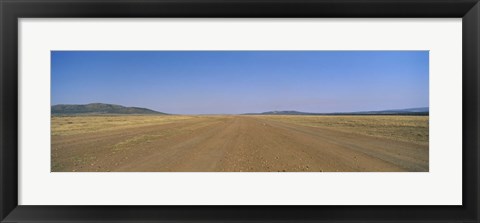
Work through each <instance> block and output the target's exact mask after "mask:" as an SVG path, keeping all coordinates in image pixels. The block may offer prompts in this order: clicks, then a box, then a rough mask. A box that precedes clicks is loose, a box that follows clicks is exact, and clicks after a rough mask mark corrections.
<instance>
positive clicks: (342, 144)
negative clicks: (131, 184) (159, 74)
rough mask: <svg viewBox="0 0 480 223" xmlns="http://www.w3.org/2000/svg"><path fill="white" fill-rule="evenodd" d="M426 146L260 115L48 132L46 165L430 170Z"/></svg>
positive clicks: (125, 168)
mask: <svg viewBox="0 0 480 223" xmlns="http://www.w3.org/2000/svg"><path fill="white" fill-rule="evenodd" d="M428 158H429V153H428V145H421V144H415V143H410V142H401V141H395V140H391V139H385V138H379V137H374V136H365V135H361V134H355V133H345V132H342V131H336V130H334V129H331V128H322V127H309V126H303V125H297V124H295V123H287V122H282V121H278V120H271V119H268V118H262V117H260V116H199V117H195V118H191V119H185V120H179V121H176V122H174V123H167V124H158V125H149V126H141V127H138V126H137V127H131V128H126V129H117V130H110V131H101V132H93V133H82V134H75V135H53V136H52V171H54V172H55V171H78V172H84V171H113V172H129V171H135V172H144V171H146V172H156V171H160V172H164V171H168V172H171V171H174V172H177V171H180V172H217V171H226V172H232V171H235V172H237V171H244V172H270V171H280V172H282V171H285V172H299V171H301V172H304V171H309V172H310V171H313V172H332V171H335V172H337V171H340V172H357V171H360V172H364V171H382V172H383V171H387V172H391V171H394V172H397V171H428V170H429V169H428V167H429V165H428V163H429V160H428Z"/></svg>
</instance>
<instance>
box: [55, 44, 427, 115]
mask: <svg viewBox="0 0 480 223" xmlns="http://www.w3.org/2000/svg"><path fill="white" fill-rule="evenodd" d="M51 59H52V60H51V71H52V73H51V74H52V77H51V84H52V86H51V89H52V92H51V94H52V95H51V100H52V101H51V102H52V105H56V104H87V103H94V102H100V103H110V104H119V105H124V106H136V107H145V108H150V109H154V110H157V111H161V112H167V113H173V114H239V113H248V112H265V111H273V110H297V111H304V112H349V111H369V110H385V109H397V108H412V107H428V105H429V94H428V92H429V89H428V88H429V85H428V83H429V52H428V51H52V53H51Z"/></svg>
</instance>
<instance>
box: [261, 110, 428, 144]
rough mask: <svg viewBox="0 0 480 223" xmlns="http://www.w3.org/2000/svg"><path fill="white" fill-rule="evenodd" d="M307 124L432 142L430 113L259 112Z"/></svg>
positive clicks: (378, 135) (423, 142) (370, 134)
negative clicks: (274, 113)
mask: <svg viewBox="0 0 480 223" xmlns="http://www.w3.org/2000/svg"><path fill="white" fill-rule="evenodd" d="M258 117H260V118H267V119H271V120H277V121H282V122H288V123H294V124H299V125H304V126H313V127H324V128H329V129H335V130H339V131H343V132H348V133H356V134H361V135H368V136H375V137H380V138H388V139H393V140H398V141H404V142H412V143H416V144H420V145H428V118H429V117H428V116H388V115H385V116H381V115H379V116H303V115H302V116H298V115H270V116H258Z"/></svg>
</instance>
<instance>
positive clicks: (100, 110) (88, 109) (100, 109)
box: [51, 103, 165, 115]
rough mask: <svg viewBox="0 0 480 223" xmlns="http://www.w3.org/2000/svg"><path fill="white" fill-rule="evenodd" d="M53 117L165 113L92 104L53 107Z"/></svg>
mask: <svg viewBox="0 0 480 223" xmlns="http://www.w3.org/2000/svg"><path fill="white" fill-rule="evenodd" d="M51 111H52V115H72V114H157V115H165V113H162V112H158V111H154V110H150V109H147V108H138V107H125V106H121V105H112V104H102V103H92V104H86V105H66V104H60V105H53V106H52V110H51Z"/></svg>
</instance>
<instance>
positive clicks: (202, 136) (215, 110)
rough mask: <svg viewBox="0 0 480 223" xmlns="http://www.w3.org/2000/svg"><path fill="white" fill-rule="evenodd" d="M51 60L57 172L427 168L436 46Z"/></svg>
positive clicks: (107, 54) (88, 55) (60, 55)
mask: <svg viewBox="0 0 480 223" xmlns="http://www.w3.org/2000/svg"><path fill="white" fill-rule="evenodd" d="M50 56H51V58H50V66H51V67H50V69H51V80H50V84H51V86H50V89H51V93H50V106H51V115H50V131H51V132H50V136H51V154H50V158H51V160H50V167H51V170H50V171H51V172H429V51H428V50H411V51H409V50H391V51H390V50H355V51H346V50H333V51H332V50H328V51H327V50H241V51H240V50H195V51H186V50H173V51H171V50H168V51H167V50H158V51H153V50H152V51H97V50H95V51H75V50H72V51H63V50H62V51H56V50H54V51H51V52H50Z"/></svg>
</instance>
